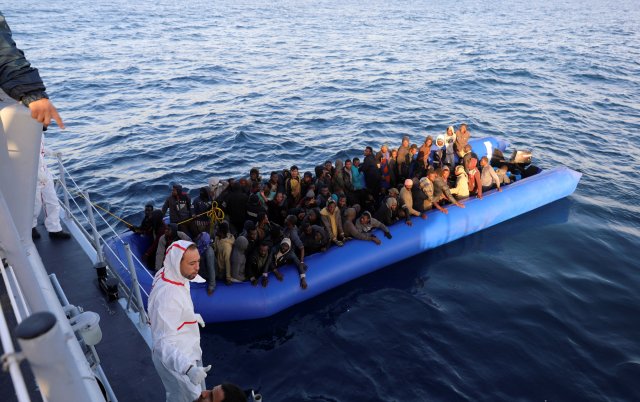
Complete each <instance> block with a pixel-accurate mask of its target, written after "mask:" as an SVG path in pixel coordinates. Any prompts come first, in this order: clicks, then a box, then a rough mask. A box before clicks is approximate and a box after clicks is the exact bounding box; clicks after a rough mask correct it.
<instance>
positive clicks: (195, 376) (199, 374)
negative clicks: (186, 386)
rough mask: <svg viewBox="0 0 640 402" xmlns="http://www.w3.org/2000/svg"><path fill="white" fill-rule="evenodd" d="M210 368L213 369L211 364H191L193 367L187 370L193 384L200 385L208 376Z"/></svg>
mask: <svg viewBox="0 0 640 402" xmlns="http://www.w3.org/2000/svg"><path fill="white" fill-rule="evenodd" d="M209 370H211V365H208V366H207V367H197V366H191V368H190V369H189V370H187V377H189V380H191V382H192V383H193V385H200V384H202V381H204V379H205V378H207V373H208V372H209Z"/></svg>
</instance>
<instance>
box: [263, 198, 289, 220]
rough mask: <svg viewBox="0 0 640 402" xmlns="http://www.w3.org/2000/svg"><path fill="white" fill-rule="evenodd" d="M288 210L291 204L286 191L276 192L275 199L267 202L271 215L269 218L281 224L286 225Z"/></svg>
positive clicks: (268, 211)
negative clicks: (285, 193) (285, 219)
mask: <svg viewBox="0 0 640 402" xmlns="http://www.w3.org/2000/svg"><path fill="white" fill-rule="evenodd" d="M288 210H289V204H288V202H287V197H286V196H285V195H284V193H278V194H276V196H275V197H274V198H273V200H271V201H269V203H268V204H267V215H268V216H269V220H270V221H271V222H274V223H277V224H278V225H280V226H282V225H284V218H286V217H287V211H288Z"/></svg>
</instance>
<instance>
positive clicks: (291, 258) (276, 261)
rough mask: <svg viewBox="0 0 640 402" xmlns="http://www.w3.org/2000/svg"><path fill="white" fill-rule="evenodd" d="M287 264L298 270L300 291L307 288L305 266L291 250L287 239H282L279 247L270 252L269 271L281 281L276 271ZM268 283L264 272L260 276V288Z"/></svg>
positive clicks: (280, 275) (266, 274)
mask: <svg viewBox="0 0 640 402" xmlns="http://www.w3.org/2000/svg"><path fill="white" fill-rule="evenodd" d="M287 264H294V265H295V266H296V267H297V268H298V275H300V287H301V288H302V289H306V288H307V279H306V276H307V275H306V272H307V264H305V263H303V262H300V260H299V259H298V256H297V255H296V253H294V252H293V250H291V240H289V239H288V238H286V237H285V238H284V239H282V241H281V242H280V244H279V246H278V247H277V248H275V247H274V249H273V250H272V251H271V258H270V265H269V271H272V272H273V274H274V275H275V276H276V278H277V279H278V280H279V281H281V280H282V279H283V275H282V273H281V272H280V271H279V270H278V268H281V267H283V266H285V265H287ZM268 283H269V274H268V272H264V273H263V274H262V286H267V284H268Z"/></svg>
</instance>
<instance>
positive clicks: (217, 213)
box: [178, 201, 224, 225]
mask: <svg viewBox="0 0 640 402" xmlns="http://www.w3.org/2000/svg"><path fill="white" fill-rule="evenodd" d="M204 215H207V216H208V217H209V219H211V221H212V222H214V223H220V222H222V221H223V220H224V211H223V210H222V209H221V208H220V207H218V202H217V201H213V202H212V203H211V209H210V210H208V211H205V212H203V213H201V214H198V215H195V216H192V217H191V218H189V219H185V220H183V221H182V222H178V225H182V224H183V223H187V222H191V221H192V220H194V219H196V218H199V217H201V216H204Z"/></svg>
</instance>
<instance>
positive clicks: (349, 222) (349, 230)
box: [344, 208, 371, 240]
mask: <svg viewBox="0 0 640 402" xmlns="http://www.w3.org/2000/svg"><path fill="white" fill-rule="evenodd" d="M346 217H347V219H346V220H345V222H344V234H345V236H348V237H352V238H354V239H358V240H371V235H370V234H368V233H363V232H360V231H359V230H358V229H357V228H356V224H355V223H354V222H353V220H354V219H355V218H356V210H355V208H347V212H346Z"/></svg>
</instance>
